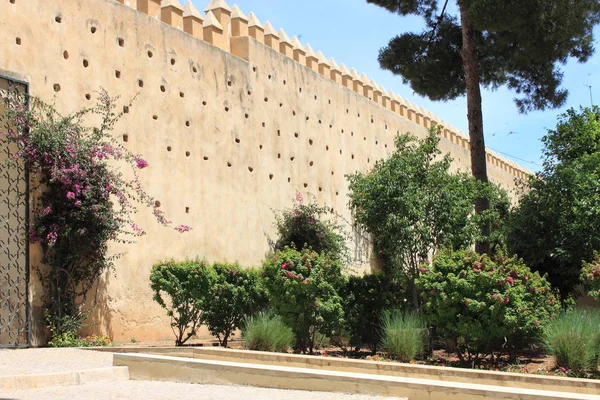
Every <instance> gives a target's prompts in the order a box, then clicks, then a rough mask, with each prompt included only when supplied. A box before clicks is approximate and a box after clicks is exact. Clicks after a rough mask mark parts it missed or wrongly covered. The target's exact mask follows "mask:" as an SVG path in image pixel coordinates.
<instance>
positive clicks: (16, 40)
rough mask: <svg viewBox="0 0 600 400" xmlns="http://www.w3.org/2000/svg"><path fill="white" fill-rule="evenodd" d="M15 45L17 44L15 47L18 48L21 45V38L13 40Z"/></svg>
mask: <svg viewBox="0 0 600 400" xmlns="http://www.w3.org/2000/svg"><path fill="white" fill-rule="evenodd" d="M15 43H16V44H17V46H20V45H21V38H20V37H17V38H15Z"/></svg>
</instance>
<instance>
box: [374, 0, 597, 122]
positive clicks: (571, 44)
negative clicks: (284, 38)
mask: <svg viewBox="0 0 600 400" xmlns="http://www.w3.org/2000/svg"><path fill="white" fill-rule="evenodd" d="M367 2H368V3H373V4H376V5H378V6H381V7H384V8H386V9H387V10H389V11H391V12H393V13H397V14H399V15H417V16H420V17H422V18H423V19H424V21H425V23H426V28H425V31H423V32H419V33H412V32H407V33H403V34H401V35H399V36H397V37H395V38H393V39H392V40H390V42H389V44H388V45H387V46H386V47H384V48H383V49H381V51H380V53H379V63H380V65H381V67H382V68H383V69H387V70H389V71H391V72H392V73H394V74H397V75H400V76H401V77H402V78H403V80H404V81H405V82H406V83H409V84H410V86H411V88H412V89H413V90H414V91H415V92H417V93H418V94H420V95H422V96H426V97H429V98H430V99H432V100H451V99H455V98H457V97H459V96H463V95H465V94H466V87H467V82H466V79H465V71H464V66H463V57H462V54H461V51H462V49H463V38H464V36H463V29H465V27H464V26H461V19H460V16H459V15H454V14H452V13H450V12H449V11H450V10H449V9H446V8H445V7H442V4H440V3H442V2H440V1H437V0H367ZM458 4H459V7H457V8H458V11H459V12H460V13H462V14H464V15H463V17H467V18H468V20H469V22H470V24H471V25H472V29H473V33H472V35H473V40H474V42H475V46H476V51H477V56H478V60H476V61H477V65H476V67H477V69H478V70H479V76H478V77H477V78H478V80H479V82H480V84H481V85H482V86H484V87H487V88H490V89H495V88H497V87H499V86H501V85H507V86H508V87H509V88H510V89H513V90H514V91H515V92H516V93H517V94H519V95H520V96H519V97H517V98H515V102H516V104H517V106H518V107H519V110H521V111H530V110H537V109H544V108H546V107H552V108H555V107H559V106H561V105H563V104H564V103H565V100H566V97H567V92H566V90H564V89H561V88H560V84H561V81H562V72H561V70H560V68H558V65H560V64H564V63H565V62H566V61H567V59H568V58H570V57H572V58H575V59H577V60H578V61H579V62H584V61H587V60H588V59H589V57H590V56H591V55H592V54H593V50H594V47H593V43H594V39H593V27H594V25H595V24H597V23H598V21H599V20H600V5H599V4H598V2H597V1H596V0H575V1H537V0H523V1H514V0H510V1H507V0H478V1H460V2H458ZM442 8H443V11H442V14H438V13H439V10H442Z"/></svg>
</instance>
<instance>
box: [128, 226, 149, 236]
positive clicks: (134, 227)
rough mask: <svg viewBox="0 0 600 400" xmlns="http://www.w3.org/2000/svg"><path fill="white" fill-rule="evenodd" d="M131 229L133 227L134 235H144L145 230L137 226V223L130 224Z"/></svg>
mask: <svg viewBox="0 0 600 400" xmlns="http://www.w3.org/2000/svg"><path fill="white" fill-rule="evenodd" d="M131 229H133V231H134V232H135V234H136V235H140V236H141V235H144V234H145V233H146V232H144V230H143V229H142V228H140V227H139V226H137V224H131Z"/></svg>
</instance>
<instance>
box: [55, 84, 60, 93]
mask: <svg viewBox="0 0 600 400" xmlns="http://www.w3.org/2000/svg"><path fill="white" fill-rule="evenodd" d="M53 88H54V91H55V92H60V85H59V84H58V83H55V84H54V86H53Z"/></svg>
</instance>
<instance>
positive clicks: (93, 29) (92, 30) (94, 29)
mask: <svg viewBox="0 0 600 400" xmlns="http://www.w3.org/2000/svg"><path fill="white" fill-rule="evenodd" d="M97 30H98V28H96V27H95V26H92V27H91V28H90V32H92V35H93V34H94V33H96V31H97Z"/></svg>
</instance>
